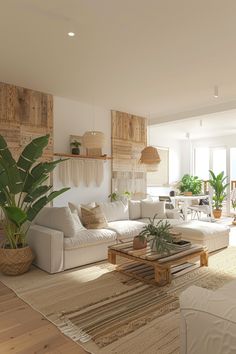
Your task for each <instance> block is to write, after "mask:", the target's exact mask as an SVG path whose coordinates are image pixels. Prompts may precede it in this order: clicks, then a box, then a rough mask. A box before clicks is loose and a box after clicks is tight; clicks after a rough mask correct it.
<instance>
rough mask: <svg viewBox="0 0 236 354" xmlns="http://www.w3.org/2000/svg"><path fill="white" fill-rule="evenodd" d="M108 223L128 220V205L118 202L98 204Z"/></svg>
mask: <svg viewBox="0 0 236 354" xmlns="http://www.w3.org/2000/svg"><path fill="white" fill-rule="evenodd" d="M99 205H100V206H101V208H102V211H103V213H104V215H105V217H106V219H107V221H108V222H110V221H116V220H128V219H129V210H128V205H126V204H124V203H123V202H122V201H120V200H118V201H116V202H108V203H99Z"/></svg>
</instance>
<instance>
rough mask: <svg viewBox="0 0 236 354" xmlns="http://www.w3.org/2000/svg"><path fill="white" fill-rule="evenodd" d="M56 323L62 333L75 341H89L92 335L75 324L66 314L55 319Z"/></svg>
mask: <svg viewBox="0 0 236 354" xmlns="http://www.w3.org/2000/svg"><path fill="white" fill-rule="evenodd" d="M53 322H54V323H55V325H56V326H57V327H58V328H59V329H60V331H61V332H62V333H64V334H65V335H67V336H68V337H70V338H71V339H73V340H74V341H80V342H81V343H86V342H89V341H90V340H91V339H92V337H91V336H90V335H88V334H87V333H86V332H84V331H83V330H82V329H81V328H80V327H77V326H75V325H74V324H73V323H72V322H71V321H70V320H68V319H67V318H66V317H65V316H64V315H61V316H60V319H58V317H57V319H56V317H55V320H53Z"/></svg>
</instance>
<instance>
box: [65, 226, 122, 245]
mask: <svg viewBox="0 0 236 354" xmlns="http://www.w3.org/2000/svg"><path fill="white" fill-rule="evenodd" d="M111 241H114V243H115V242H116V233H115V232H114V231H112V230H108V229H99V230H87V229H84V230H81V231H79V232H77V234H76V235H75V236H74V237H73V238H66V239H64V248H65V249H66V250H69V249H74V248H80V247H87V246H93V245H96V244H102V243H108V242H111Z"/></svg>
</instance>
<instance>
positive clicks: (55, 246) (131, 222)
mask: <svg viewBox="0 0 236 354" xmlns="http://www.w3.org/2000/svg"><path fill="white" fill-rule="evenodd" d="M100 206H101V208H102V211H103V213H104V215H105V217H106V220H107V228H105V229H86V228H85V227H84V226H83V225H82V223H81V221H80V206H73V205H71V208H69V207H62V208H54V207H52V208H47V207H46V208H44V209H43V210H42V212H41V213H40V214H39V215H38V217H37V218H36V220H35V222H34V224H33V225H31V227H30V230H29V244H30V246H31V248H32V249H33V251H34V253H35V256H36V258H35V264H36V265H37V266H38V267H39V268H41V269H43V270H45V271H47V272H49V273H57V272H61V271H63V270H66V269H70V268H74V267H79V266H82V265H86V264H89V263H94V262H97V261H101V260H104V259H106V258H107V248H108V246H110V245H113V244H115V243H117V242H124V241H129V240H132V239H133V237H134V236H136V235H138V234H139V232H140V231H141V230H142V229H143V227H144V226H145V224H147V222H148V221H149V219H148V217H153V216H154V215H155V214H157V219H156V221H158V220H163V221H165V220H167V221H168V222H169V223H170V224H171V225H172V226H173V227H174V229H176V230H177V231H180V232H181V233H182V235H183V237H182V238H183V239H187V240H190V241H192V242H193V243H200V244H202V245H204V246H206V247H208V248H209V251H214V250H216V249H220V248H224V247H227V246H228V243H229V229H228V228H227V227H225V226H222V225H218V224H211V223H207V222H200V221H193V222H183V220H182V219H181V218H180V217H179V213H178V212H177V211H176V210H165V204H164V202H153V201H130V202H129V205H125V204H124V203H122V202H121V201H117V202H113V203H101V204H100Z"/></svg>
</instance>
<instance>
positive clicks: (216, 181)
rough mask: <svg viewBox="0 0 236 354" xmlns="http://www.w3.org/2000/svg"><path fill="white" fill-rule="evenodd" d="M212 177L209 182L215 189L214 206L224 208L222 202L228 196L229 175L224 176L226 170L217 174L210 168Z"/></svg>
mask: <svg viewBox="0 0 236 354" xmlns="http://www.w3.org/2000/svg"><path fill="white" fill-rule="evenodd" d="M209 172H210V175H211V178H210V180H209V184H210V186H211V187H212V189H213V190H214V195H213V198H212V199H213V207H214V208H215V209H222V203H223V201H224V199H225V197H226V189H227V187H228V186H229V183H226V180H227V176H225V177H224V172H223V171H222V172H220V173H219V174H218V175H215V174H214V172H213V171H211V170H209Z"/></svg>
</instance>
